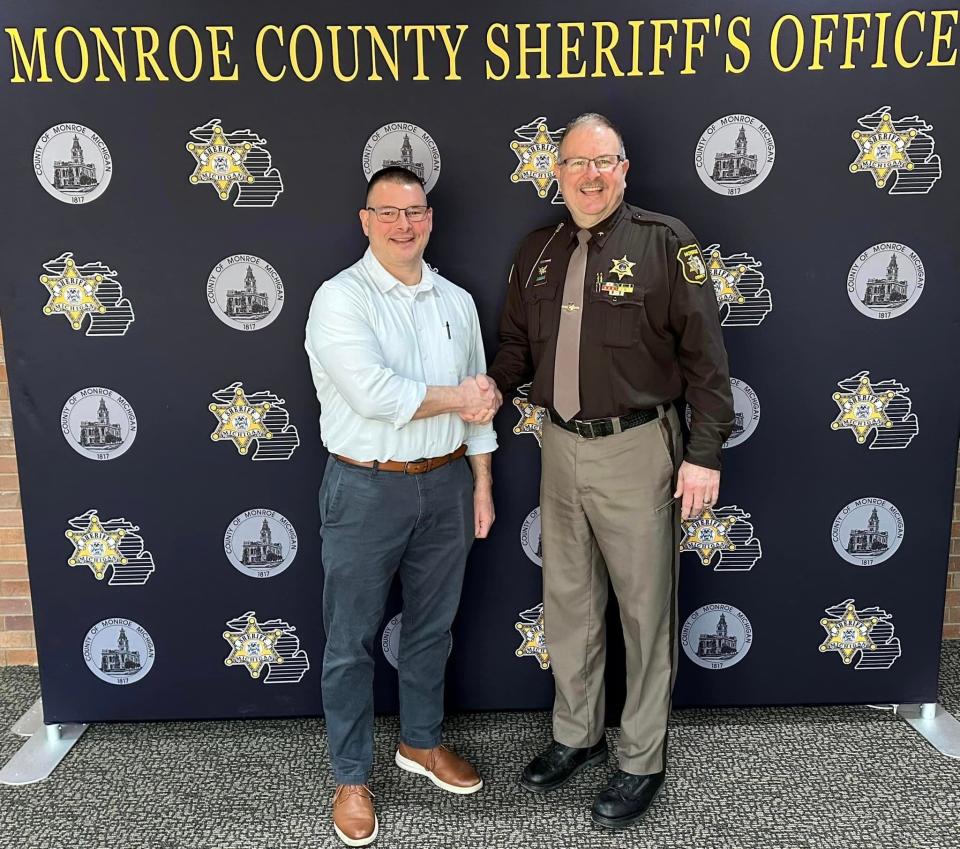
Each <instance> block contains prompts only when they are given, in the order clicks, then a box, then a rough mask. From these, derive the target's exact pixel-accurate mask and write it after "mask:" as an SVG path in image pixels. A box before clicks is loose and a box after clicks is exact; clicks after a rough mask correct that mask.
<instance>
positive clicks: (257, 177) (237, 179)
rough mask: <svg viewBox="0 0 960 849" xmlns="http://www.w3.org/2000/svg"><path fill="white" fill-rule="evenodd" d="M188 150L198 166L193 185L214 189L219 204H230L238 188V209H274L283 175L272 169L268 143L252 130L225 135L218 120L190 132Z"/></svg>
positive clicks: (194, 173)
mask: <svg viewBox="0 0 960 849" xmlns="http://www.w3.org/2000/svg"><path fill="white" fill-rule="evenodd" d="M190 137H191V138H192V139H193V141H192V142H188V143H187V146H186V147H187V150H188V151H189V153H190V155H191V156H192V157H193V158H194V161H195V162H196V167H195V168H194V169H193V173H192V174H191V175H190V182H191V183H192V184H193V185H195V186H196V185H203V184H207V185H210V186H213V188H214V190H215V191H216V193H217V197H219V198H220V200H223V201H225V200H229V199H230V195H231V193H232V192H233V187H234V186H237V192H236V197H235V198H234V200H233V205H234V206H235V207H272V206H273V205H274V204H275V203H276V202H277V198H278V197H279V196H280V193H281V192H282V191H283V179H282V178H281V176H280V172H279V171H278V170H277V169H276V168H274V167H272V165H273V158H272V157H271V155H270V153H269V152H268V151H267V148H266V145H267V140H266V139H264V138H261V137H260V136H259V135H258V134H257V133H255V132H253V131H252V130H248V129H245V130H233V131H231V132H229V133H227V132H224V129H223V124H222V122H221V121H220V119H219V118H211V119H210V120H209V121H207V123H206V124H202V125H201V126H199V127H194V128H193V129H192V130H190Z"/></svg>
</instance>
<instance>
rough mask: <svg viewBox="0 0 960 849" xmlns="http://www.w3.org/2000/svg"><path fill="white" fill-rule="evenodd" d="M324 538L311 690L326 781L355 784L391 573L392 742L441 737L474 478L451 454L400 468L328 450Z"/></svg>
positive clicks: (367, 743)
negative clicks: (316, 694) (324, 741)
mask: <svg viewBox="0 0 960 849" xmlns="http://www.w3.org/2000/svg"><path fill="white" fill-rule="evenodd" d="M320 518H321V522H322V527H321V534H322V536H323V571H324V579H323V626H324V630H325V631H326V635H327V645H326V649H325V650H324V655H323V674H322V676H321V690H322V693H323V712H324V716H325V719H326V724H327V738H328V741H329V748H330V760H331V763H332V765H333V774H334V778H335V780H336V783H337V784H366V783H367V779H368V777H369V775H370V770H371V768H372V765H373V669H374V652H375V651H379V649H380V641H379V636H380V634H379V631H380V626H381V624H382V621H383V617H384V612H385V607H386V603H387V594H388V593H389V591H390V585H391V583H392V582H393V578H394V576H395V575H396V574H397V573H399V574H400V581H401V583H402V585H403V620H402V626H401V629H400V651H399V657H398V663H397V665H398V674H399V679H400V739H401V740H402V741H403V742H404V743H406V744H407V745H408V746H414V747H415V748H419V749H429V748H432V747H434V746H437V745H439V744H440V742H441V739H442V724H443V678H444V671H445V669H446V665H447V654H448V652H449V646H450V626H451V624H452V623H453V619H454V616H455V615H456V612H457V607H458V605H459V603H460V590H461V588H462V586H463V572H464V566H465V564H466V560H467V553H468V552H469V550H470V546H471V545H472V544H473V536H474V525H473V475H472V474H471V472H470V468H469V466H468V463H467V460H466V459H465V458H461V459H459V460H455V461H454V462H452V463H448V464H447V465H446V466H441V467H440V468H439V469H434V470H433V471H432V472H427V473H425V474H422V475H407V474H404V473H402V472H381V471H374V470H373V469H364V468H361V467H358V466H351V465H348V464H346V463H342V462H340V461H339V460H336V459H335V458H333V457H331V458H330V459H329V461H328V462H327V468H326V471H325V473H324V476H323V484H322V486H321V488H320Z"/></svg>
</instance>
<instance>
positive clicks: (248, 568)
mask: <svg viewBox="0 0 960 849" xmlns="http://www.w3.org/2000/svg"><path fill="white" fill-rule="evenodd" d="M223 550H224V553H225V554H226V555H227V560H229V561H230V565H231V566H233V568H234V569H236V570H237V571H238V572H241V573H242V574H244V575H249V576H250V577H251V578H273V577H276V576H277V575H279V574H280V573H281V572H285V571H286V570H287V569H289V568H290V564H292V563H293V560H294V558H295V557H296V556H297V532H296V531H295V530H294V529H293V525H292V524H291V523H290V520H289V519H288V518H287V517H286V516H284V515H283V514H282V513H278V512H277V511H276V510H268V509H267V508H265V507H255V508H254V509H252V510H245V511H244V512H243V513H241V514H240V515H239V516H236V517H235V518H234V519H233V520H232V521H231V522H230V524H229V525H228V526H227V530H226V533H225V534H224V535H223Z"/></svg>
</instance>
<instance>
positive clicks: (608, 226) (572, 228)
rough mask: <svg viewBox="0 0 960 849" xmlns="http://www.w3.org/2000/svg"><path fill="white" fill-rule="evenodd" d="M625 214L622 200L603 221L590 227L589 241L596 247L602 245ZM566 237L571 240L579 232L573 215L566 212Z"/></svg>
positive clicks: (624, 204)
mask: <svg viewBox="0 0 960 849" xmlns="http://www.w3.org/2000/svg"><path fill="white" fill-rule="evenodd" d="M626 214H627V205H626V203H624V202H623V201H622V200H621V201H620V206H618V207H617V208H616V209H615V210H614V211H613V212H611V213H610V215H608V216H607V217H606V218H604V219H603V221H600V222H599V223H597V224H594V225H593V227H591V228H590V242H591V244H595V245H596V246H597V247H598V248H602V247H603V243H604V242H605V241H606V240H607V239H608V238H609V236H610V233H611V232H612V231H613V230H614V229H616V226H617V225H618V224H619V223H620V220H621V219H622V218H623V216H624V215H626ZM566 224H567V237H568V239H570V240H572V239H574V238H576V235H577V233H579V232H580V228H579V227H578V226H577V223H576V222H575V221H574V220H573V217H572V216H570V214H569V213H567V222H566Z"/></svg>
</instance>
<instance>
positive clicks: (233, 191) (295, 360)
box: [0, 0, 960, 722]
mask: <svg viewBox="0 0 960 849" xmlns="http://www.w3.org/2000/svg"><path fill="white" fill-rule="evenodd" d="M723 5H724V11H721V12H718V11H717V9H716V4H713V5H711V4H708V3H705V2H693V0H690V1H689V2H679V3H678V2H672V3H668V2H666V0H649V2H643V3H637V2H627V0H605V2H604V3H602V4H597V5H585V4H583V3H582V2H573V0H554V2H551V3H526V4H521V5H518V4H516V3H507V2H502V0H492V2H488V3H485V4H480V5H478V6H475V7H462V8H461V7H457V6H454V5H451V4H449V3H440V2H434V0H430V2H427V1H426V0H425V2H420V3H417V4H415V6H413V7H409V6H405V7H403V8H400V7H398V6H397V5H396V4H395V3H386V2H381V1H380V0H374V2H369V3H367V4H365V5H364V8H363V9H362V10H359V9H355V8H352V7H350V6H348V5H340V6H337V7H336V8H333V7H331V8H329V9H328V8H325V7H324V5H323V4H317V3H308V2H306V1H305V0H300V1H299V2H287V3H283V4H281V5H279V6H274V7H270V8H269V9H268V8H267V7H264V6H263V5H262V4H252V3H250V4H238V3H227V2H207V3H203V4H196V3H192V2H186V0H164V2H163V3H159V2H143V3H138V4H136V5H135V6H132V5H131V4H128V3H121V2H101V3H83V2H81V3H69V4H68V3H64V2H57V0H33V2H31V3H29V4H27V3H17V4H6V5H5V7H4V9H3V12H2V17H3V21H2V28H3V35H2V40H0V79H2V84H0V98H2V100H0V108H2V114H3V116H4V118H5V121H4V131H3V133H2V134H0V169H2V170H0V176H2V181H0V185H3V187H4V196H5V198H6V208H7V214H6V215H5V216H4V227H3V230H4V236H5V241H6V246H5V249H4V251H3V283H2V288H0V293H2V294H0V309H2V318H3V329H4V333H5V338H4V347H5V351H6V356H7V361H8V363H9V367H10V374H9V382H10V395H11V402H12V407H13V419H14V423H15V428H16V446H17V454H18V463H19V475H20V487H21V492H22V502H23V518H24V522H25V526H26V542H27V550H28V556H29V564H30V567H29V568H30V587H31V593H32V597H33V606H34V617H35V623H36V634H37V650H38V655H39V659H40V677H41V685H42V693H43V705H44V715H45V719H46V721H47V722H66V721H99V720H137V719H143V720H147V719H185V718H205V717H249V716H291V715H299V714H318V713H320V712H321V710H322V708H321V700H320V686H319V682H320V670H321V666H322V663H323V652H324V634H323V625H322V621H321V614H320V611H321V587H322V567H321V557H320V546H321V540H320V537H319V533H318V531H319V515H318V504H317V493H318V488H319V485H320V478H321V474H322V470H323V468H324V462H325V460H326V455H325V453H324V451H323V448H322V446H321V442H320V436H319V431H318V424H317V422H318V404H317V400H316V395H315V393H314V388H313V384H312V382H311V379H310V374H309V370H308V366H307V359H306V354H305V352H304V349H303V337H304V323H305V320H306V316H307V310H308V307H309V305H310V302H311V299H312V298H313V295H314V292H315V291H316V289H317V287H318V286H319V285H320V284H321V283H322V282H323V281H324V280H325V279H328V278H330V277H332V276H333V275H334V274H335V273H336V272H337V271H339V270H340V269H342V268H344V267H346V266H348V265H350V264H352V263H353V262H355V261H356V260H357V259H358V258H359V256H360V255H361V253H362V251H363V250H364V248H365V246H366V241H365V239H364V237H363V234H362V232H361V229H360V225H359V221H358V217H357V210H358V209H359V208H360V207H361V206H362V205H363V195H364V189H365V185H366V180H367V179H368V178H369V176H370V175H371V174H372V173H373V172H374V171H376V170H377V169H379V168H381V167H383V166H384V165H388V164H400V165H404V166H406V167H408V168H410V169H412V170H413V171H415V172H416V173H417V174H419V175H420V176H421V177H422V178H423V179H424V181H425V183H426V187H427V189H428V190H429V200H430V204H431V206H432V207H433V209H434V231H433V236H432V238H431V241H430V245H429V248H428V252H427V257H426V259H427V261H428V262H430V264H431V265H433V266H435V267H436V268H437V269H438V270H439V272H440V273H441V274H443V275H444V276H446V277H448V278H449V279H451V280H453V281H454V282H456V283H458V284H459V285H461V286H463V287H464V288H465V289H466V290H467V291H469V292H470V293H471V294H472V295H473V297H474V299H475V301H476V304H477V308H478V311H479V315H480V320H481V324H482V327H483V333H484V339H485V344H486V350H487V357H488V360H489V359H492V357H493V354H494V353H495V351H496V347H497V324H498V317H499V312H500V308H501V306H502V304H503V301H504V297H505V293H506V279H507V274H508V271H509V268H510V263H511V259H512V256H513V252H514V250H515V248H516V246H517V244H518V242H519V240H520V239H521V238H522V237H523V236H524V235H525V234H526V233H527V232H529V231H530V230H532V229H534V228H537V227H541V226H545V225H549V224H550V223H551V222H556V221H559V219H560V218H561V216H562V215H563V214H564V213H565V210H564V207H563V206H562V200H561V198H560V197H559V195H558V190H557V184H556V182H555V181H554V178H553V170H552V169H553V166H554V164H555V162H556V160H557V140H558V138H559V133H560V131H561V130H562V128H563V126H564V125H565V124H566V122H567V121H568V120H570V119H571V118H572V117H574V116H576V115H577V114H579V113H581V112H585V111H596V112H602V113H604V114H606V115H608V116H610V117H611V118H612V119H613V120H614V121H615V122H617V123H618V124H619V125H620V126H621V127H622V130H623V134H624V139H625V143H626V150H627V155H628V157H629V159H630V163H631V164H630V171H629V175H628V186H627V200H629V201H630V202H632V203H635V204H638V205H639V206H642V207H644V208H647V209H652V210H656V211H660V212H666V213H669V214H671V215H675V216H677V217H679V218H681V219H682V220H684V221H685V222H686V223H687V224H688V225H689V226H690V227H691V228H692V230H693V231H694V233H696V235H697V237H698V238H699V240H700V243H701V245H702V247H703V255H704V258H705V261H706V264H707V269H706V271H707V272H708V273H709V276H710V279H711V280H712V283H713V285H714V287H715V289H716V292H717V295H718V301H719V304H720V307H719V309H720V319H721V323H722V325H723V329H724V336H725V339H726V344H727V347H728V350H729V354H730V367H731V373H732V375H733V377H732V380H731V383H732V388H733V396H734V399H735V402H736V427H735V429H734V432H733V433H732V435H731V436H730V439H729V441H728V442H727V443H726V446H725V451H724V455H723V457H724V470H723V479H722V485H721V492H720V502H719V504H718V506H717V507H715V508H714V509H713V510H712V511H711V510H707V511H705V512H704V514H703V515H701V516H700V517H698V518H697V519H696V520H695V521H693V522H690V523H688V524H686V525H685V528H684V530H685V533H684V538H683V543H682V554H681V558H680V563H681V567H680V570H681V576H680V581H681V585H680V601H679V616H678V628H679V644H680V649H679V664H680V668H679V677H678V681H677V687H676V691H675V704H676V705H678V706H689V705H759V704H809V703H869V702H930V701H935V700H936V697H937V673H938V662H939V648H940V633H941V624H942V610H943V604H944V585H945V575H946V568H947V556H948V547H949V540H950V524H951V510H952V496H953V489H954V478H955V459H956V449H957V440H958V422H960V395H958V392H957V386H958V378H960V366H958V358H957V356H956V351H955V348H956V344H957V339H958V329H960V327H958V326H960V310H958V297H957V296H958V293H960V290H958V284H957V269H958V268H960V251H958V241H957V237H956V234H957V232H958V224H960V222H958V215H957V201H956V199H957V197H958V196H960V179H958V175H960V146H958V139H960V114H958V111H957V108H956V104H957V102H958V93H960V92H958V86H957V79H958V77H957V53H958V47H960V13H958V10H957V9H942V8H935V7H934V6H932V5H931V4H920V6H918V4H916V3H909V4H908V3H900V2H884V3H881V5H880V6H877V7H876V10H874V11H869V12H847V11H845V8H844V7H845V5H846V4H841V3H838V2H834V3H833V5H832V6H831V4H830V2H825V3H823V4H821V5H820V6H817V7H816V12H811V11H810V10H811V8H812V7H811V4H805V3H794V4H793V6H792V7H790V6H789V4H770V3H766V2H759V0H737V2H735V3H732V4H723ZM785 5H786V6H787V8H786V9H782V8H781V9H774V8H771V7H772V6H781V7H782V6H785ZM921 6H922V8H921ZM625 259H626V260H629V259H630V258H625ZM624 267H628V264H627V263H625V264H624ZM627 276H629V272H627ZM625 282H629V280H628V279H627V280H626V281H625ZM678 406H679V410H680V412H681V415H682V414H683V413H684V412H685V411H686V408H685V404H684V402H683V400H682V399H678ZM542 416H543V411H542V410H540V409H538V408H536V407H534V406H532V404H531V403H530V402H529V400H528V399H527V396H526V394H525V391H524V390H521V391H520V392H519V394H517V395H516V396H515V397H512V398H509V399H508V400H507V401H506V403H505V404H504V406H503V409H502V410H501V411H500V413H499V414H498V416H497V418H496V428H497V432H498V434H499V439H500V448H499V450H498V451H497V453H496V455H495V457H494V475H495V497H496V509H497V521H496V524H495V526H494V529H493V532H492V535H491V537H490V539H488V540H486V541H482V542H477V543H476V544H475V546H474V548H473V551H472V554H471V558H470V563H469V565H468V569H467V577H466V583H465V586H464V590H463V603H462V605H461V609H460V613H459V616H458V618H457V621H456V624H455V627H454V631H453V635H452V644H451V654H450V663H449V667H448V685H447V690H448V702H449V705H450V707H451V709H501V708H538V709H542V708H546V707H548V706H549V705H550V704H551V703H552V693H553V682H552V677H551V674H550V672H549V666H550V658H549V646H547V645H545V644H544V640H543V627H542V604H541V602H542V588H541V568H540V567H541V546H540V519H539V507H538V482H539V471H540V465H539V441H540V426H541V422H542ZM7 435H8V436H9V434H7ZM4 471H5V472H6V473H8V474H12V472H13V471H14V470H13V469H5V470H4ZM638 483H639V482H638ZM6 512H7V513H11V514H13V512H14V511H6ZM11 518H12V517H11ZM367 520H368V521H369V522H371V523H373V522H376V521H377V517H376V516H369V517H368V518H367ZM643 556H644V552H642V551H638V552H637V558H638V561H639V560H640V559H641V558H643ZM616 616H617V614H616V610H615V609H614V610H612V611H611V614H610V624H611V628H610V629H609V630H610V631H611V649H610V656H609V660H608V671H607V674H608V679H609V681H610V686H611V691H612V692H611V697H610V704H611V711H612V712H613V713H615V712H616V709H617V708H618V707H619V702H620V700H621V699H622V691H623V676H624V668H623V662H624V661H623V654H622V647H619V646H618V644H617V639H618V637H617V634H616V632H617V630H618V620H617V618H616ZM401 629H402V610H401V601H400V595H399V592H397V588H394V593H393V595H392V597H391V603H390V606H389V608H388V610H387V614H386V617H385V619H384V623H383V631H382V639H381V645H380V647H379V648H378V649H377V652H376V655H377V656H376V664H377V666H376V702H377V708H378V710H380V711H391V710H395V709H396V707H397V696H396V671H395V667H396V657H397V646H398V643H399V635H400V632H401Z"/></svg>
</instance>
